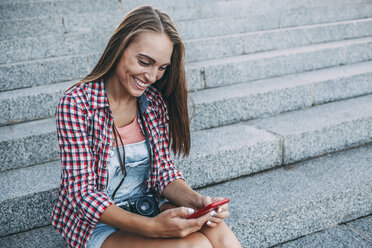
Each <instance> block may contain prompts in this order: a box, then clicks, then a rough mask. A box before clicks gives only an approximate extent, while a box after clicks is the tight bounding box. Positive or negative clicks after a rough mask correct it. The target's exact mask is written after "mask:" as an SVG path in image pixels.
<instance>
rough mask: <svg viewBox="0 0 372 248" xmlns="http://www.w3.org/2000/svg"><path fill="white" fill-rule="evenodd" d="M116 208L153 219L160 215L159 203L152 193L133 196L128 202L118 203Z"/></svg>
mask: <svg viewBox="0 0 372 248" xmlns="http://www.w3.org/2000/svg"><path fill="white" fill-rule="evenodd" d="M117 206H118V207H120V208H122V209H124V210H127V211H130V212H132V213H135V214H139V215H143V216H147V217H155V216H157V215H158V214H159V213H160V209H159V202H158V200H157V198H156V196H155V194H154V193H152V192H148V193H146V194H144V195H134V196H132V197H131V198H129V199H128V200H126V201H124V202H121V203H118V204H117Z"/></svg>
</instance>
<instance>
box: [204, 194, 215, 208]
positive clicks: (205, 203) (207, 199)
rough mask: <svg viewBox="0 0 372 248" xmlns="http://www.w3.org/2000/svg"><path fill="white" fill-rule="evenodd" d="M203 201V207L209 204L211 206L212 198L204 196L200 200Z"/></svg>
mask: <svg viewBox="0 0 372 248" xmlns="http://www.w3.org/2000/svg"><path fill="white" fill-rule="evenodd" d="M202 200H203V205H204V206H208V205H209V204H211V203H212V202H213V201H212V197H209V196H204V197H203V198H202Z"/></svg>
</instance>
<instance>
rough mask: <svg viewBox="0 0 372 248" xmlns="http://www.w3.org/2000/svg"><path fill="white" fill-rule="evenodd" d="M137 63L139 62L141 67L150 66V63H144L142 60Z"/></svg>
mask: <svg viewBox="0 0 372 248" xmlns="http://www.w3.org/2000/svg"><path fill="white" fill-rule="evenodd" d="M138 62H139V63H140V64H141V65H144V66H148V65H150V63H147V62H145V61H143V60H141V59H139V60H138Z"/></svg>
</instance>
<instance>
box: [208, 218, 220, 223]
mask: <svg viewBox="0 0 372 248" xmlns="http://www.w3.org/2000/svg"><path fill="white" fill-rule="evenodd" d="M208 221H209V222H212V223H215V224H219V223H221V222H222V221H223V219H221V218H216V217H212V218H211V219H209V220H208ZM208 221H207V222H208Z"/></svg>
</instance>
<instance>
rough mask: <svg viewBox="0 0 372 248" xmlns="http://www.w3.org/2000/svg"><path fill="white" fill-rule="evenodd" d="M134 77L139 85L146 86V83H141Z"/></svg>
mask: <svg viewBox="0 0 372 248" xmlns="http://www.w3.org/2000/svg"><path fill="white" fill-rule="evenodd" d="M133 78H134V81H135V82H136V84H138V85H139V86H141V87H146V84H144V83H141V82H140V81H139V80H138V79H137V78H135V77H133Z"/></svg>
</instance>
